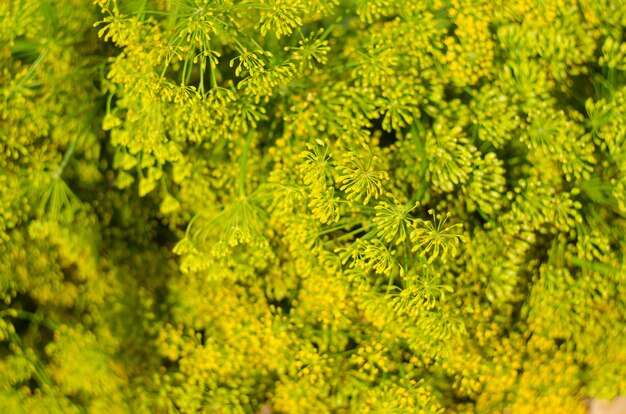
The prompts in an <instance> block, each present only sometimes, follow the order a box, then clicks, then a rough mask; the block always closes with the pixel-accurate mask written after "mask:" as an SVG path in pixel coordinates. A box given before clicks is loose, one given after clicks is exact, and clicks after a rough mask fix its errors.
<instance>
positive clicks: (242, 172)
mask: <svg viewBox="0 0 626 414" xmlns="http://www.w3.org/2000/svg"><path fill="white" fill-rule="evenodd" d="M253 136H254V130H252V129H250V131H248V135H247V136H246V144H245V146H244V147H243V153H242V154H241V159H240V160H239V196H240V197H241V198H244V197H245V196H246V172H247V171H246V170H247V166H248V151H249V150H250V143H251V142H252V137H253Z"/></svg>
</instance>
